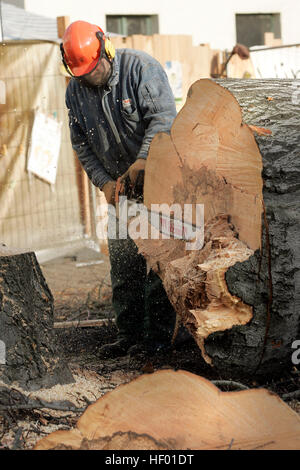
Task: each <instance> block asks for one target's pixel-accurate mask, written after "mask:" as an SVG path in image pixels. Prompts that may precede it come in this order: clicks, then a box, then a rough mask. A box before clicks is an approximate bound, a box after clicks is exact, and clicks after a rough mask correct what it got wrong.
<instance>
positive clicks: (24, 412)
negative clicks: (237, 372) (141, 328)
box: [0, 249, 300, 450]
mask: <svg viewBox="0 0 300 470" xmlns="http://www.w3.org/2000/svg"><path fill="white" fill-rule="evenodd" d="M41 267H42V270H43V273H44V276H45V278H46V280H47V282H48V285H49V287H50V289H51V291H52V293H53V296H54V299H55V322H61V321H68V322H74V321H75V322H77V325H76V326H73V327H71V328H68V329H57V330H56V333H55V334H56V336H57V342H58V343H59V344H60V347H61V350H62V354H63V356H64V359H65V361H66V362H67V363H68V364H69V366H70V368H71V371H72V373H73V377H74V379H75V383H74V384H69V385H64V386H62V385H57V386H56V387H53V388H52V389H50V390H40V391H38V392H34V393H32V392H31V393H29V392H25V391H24V390H21V389H20V388H18V387H17V386H14V387H7V386H6V385H5V384H1V383H0V403H1V404H2V405H3V404H5V405H8V406H9V405H10V406H11V405H20V408H22V409H17V408H14V409H8V410H6V411H0V449H2V450H10V449H20V450H21V449H32V448H33V447H34V445H35V444H36V442H37V441H38V440H40V439H41V438H42V437H44V436H46V435H48V434H50V433H51V432H54V431H56V430H59V429H60V430H68V429H71V428H73V427H74V426H75V425H76V422H77V420H78V418H79V416H80V415H81V414H82V413H83V411H84V410H85V409H86V408H87V406H89V405H90V404H91V403H93V402H95V401H96V400H97V399H99V398H100V397H101V396H103V395H104V394H106V393H109V392H111V391H112V390H114V389H115V388H116V387H118V386H119V385H121V384H124V383H128V382H130V381H131V380H133V379H134V378H136V377H138V376H139V375H141V374H146V373H152V372H154V371H156V370H159V369H175V370H178V369H183V370H187V371H190V372H192V373H195V374H198V375H201V376H203V377H206V378H208V379H209V380H222V377H220V376H219V375H218V374H216V373H214V372H213V370H212V369H211V368H210V367H209V366H207V365H206V363H205V362H204V361H203V359H202V357H201V354H200V350H199V348H198V347H197V346H196V344H195V343H194V341H193V340H192V339H191V340H189V341H187V342H186V343H184V344H181V345H178V346H176V347H175V348H173V349H171V350H170V351H169V352H168V353H164V354H161V355H159V354H157V355H155V356H154V357H145V355H144V354H142V353H141V354H137V355H135V356H134V357H131V356H129V355H128V356H125V357H122V358H118V359H114V360H112V359H110V360H109V359H108V360H103V359H100V357H99V355H98V349H99V347H101V345H102V344H105V343H107V342H111V341H113V340H114V339H115V338H116V328H115V325H114V322H113V310H112V305H111V286H110V275H109V272H110V266H109V260H108V258H107V257H106V256H104V255H102V254H99V253H96V252H95V251H93V250H90V249H84V250H80V251H79V252H77V253H72V255H70V256H68V257H65V258H60V259H57V260H54V261H51V262H49V263H45V264H44V265H42V266H41ZM96 319H99V320H101V319H107V322H106V324H105V325H104V326H101V327H93V328H81V327H80V322H81V321H85V320H96ZM243 384H244V385H246V386H248V387H249V388H257V387H265V388H268V389H269V390H272V391H274V392H275V393H277V394H278V395H279V396H281V397H283V396H284V395H285V394H287V393H290V392H294V391H296V390H299V388H300V371H299V370H297V369H296V368H293V369H292V370H290V371H287V372H286V374H285V376H284V377H281V378H277V379H276V380H274V381H270V382H261V383H257V382H252V381H249V382H248V383H245V381H244V382H243ZM220 388H222V389H223V390H225V391H226V390H232V387H230V386H229V385H228V386H227V385H223V386H222V387H220ZM33 402H34V404H35V406H32V407H31V404H32V403H33ZM45 402H47V403H46V404H45ZM49 403H51V404H53V408H57V409H49V408H46V405H47V404H48V405H49ZM287 403H288V405H289V406H290V407H291V408H292V409H294V410H295V411H296V412H298V413H299V414H300V401H297V400H290V401H287ZM24 404H25V405H27V407H26V406H25V407H24V408H25V409H23V405H24ZM38 405H40V406H38ZM69 409H71V410H72V411H69Z"/></svg>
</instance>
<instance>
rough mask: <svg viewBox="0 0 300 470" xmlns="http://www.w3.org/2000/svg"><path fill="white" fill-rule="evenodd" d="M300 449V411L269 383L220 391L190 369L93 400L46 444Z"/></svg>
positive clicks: (140, 380) (162, 374)
mask: <svg viewBox="0 0 300 470" xmlns="http://www.w3.org/2000/svg"><path fill="white" fill-rule="evenodd" d="M108 448H109V449H112V450H117V449H124V450H133V449H141V448H142V449H143V448H144V449H149V448H150V449H155V448H156V449H166V450H168V449H177V450H184V449H191V450H195V449H214V450H215V449H220V450H221V449H223V450H224V449H229V448H230V449H243V450H246V449H249V450H250V449H266V450H267V449H268V450H270V449H276V450H281V449H299V448H300V419H299V416H298V415H297V414H296V413H295V412H294V411H292V410H291V409H290V408H289V407H288V406H287V405H286V404H285V403H284V402H282V401H281V400H280V398H279V397H278V396H276V395H274V394H271V393H270V392H268V391H267V390H263V389H259V390H247V391H242V392H221V391H220V390H219V389H218V388H216V387H215V386H214V385H213V384H211V383H210V382H209V381H208V380H206V379H204V378H202V377H199V376H196V375H194V374H191V373H189V372H184V371H178V372H174V371H170V370H168V371H159V372H156V373H154V374H152V375H145V376H142V377H139V378H138V379H136V380H134V381H133V382H131V383H129V384H126V385H122V386H120V387H119V388H117V389H116V390H114V391H113V392H111V393H108V394H107V395H105V396H103V397H102V398H101V399H100V400H98V401H97V402H96V403H95V404H93V405H91V406H90V407H89V408H88V409H87V410H86V412H85V413H84V414H83V415H82V417H81V418H80V419H79V421H78V423H77V428H76V429H74V430H71V431H69V432H66V431H58V432H56V433H53V434H51V435H50V436H48V437H46V438H45V439H42V440H41V441H40V442H39V443H38V444H37V445H36V447H35V449H36V450H48V449H95V450H96V449H99V450H100V449H108Z"/></svg>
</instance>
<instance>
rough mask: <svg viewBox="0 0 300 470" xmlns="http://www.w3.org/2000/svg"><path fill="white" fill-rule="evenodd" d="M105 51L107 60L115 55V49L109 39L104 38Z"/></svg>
mask: <svg viewBox="0 0 300 470" xmlns="http://www.w3.org/2000/svg"><path fill="white" fill-rule="evenodd" d="M105 52H106V55H107V57H108V59H109V60H113V59H114V58H115V56H116V49H115V46H114V45H113V43H112V42H111V40H110V39H108V38H107V39H105Z"/></svg>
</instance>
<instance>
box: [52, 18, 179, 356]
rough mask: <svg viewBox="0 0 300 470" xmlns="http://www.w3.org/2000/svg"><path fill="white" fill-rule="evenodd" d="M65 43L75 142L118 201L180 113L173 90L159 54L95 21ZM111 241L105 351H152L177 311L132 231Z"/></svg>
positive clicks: (95, 178) (162, 343)
mask: <svg viewBox="0 0 300 470" xmlns="http://www.w3.org/2000/svg"><path fill="white" fill-rule="evenodd" d="M61 50H62V57H63V63H64V65H65V68H66V70H67V71H68V73H69V74H70V75H71V76H72V80H71V81H70V83H69V86H68V89H67V93H66V104H67V108H68V110H69V124H70V133H71V142H72V146H73V149H74V150H75V152H76V154H77V156H78V158H79V160H80V162H81V164H82V166H83V168H84V170H85V171H86V173H87V175H88V177H89V179H90V180H91V181H92V183H93V184H94V185H95V186H96V187H98V188H100V190H101V191H103V192H104V194H105V197H106V200H107V203H108V204H109V205H115V193H116V183H117V180H118V179H119V178H120V177H122V176H124V178H125V176H126V177H129V178H130V182H131V184H132V185H133V186H134V185H135V183H136V180H137V178H138V176H139V175H140V174H141V172H143V171H144V170H145V166H146V160H147V156H148V151H149V146H150V143H151V141H152V139H153V137H154V136H155V134H156V133H158V132H169V131H170V128H171V126H172V123H173V121H174V118H175V117H176V108H175V102H174V97H173V94H172V90H171V88H170V85H169V82H168V79H167V76H166V73H165V72H164V70H163V68H162V67H161V65H160V64H159V62H157V61H156V60H155V59H154V58H152V57H151V56H149V55H148V54H146V53H144V52H141V51H136V50H132V49H120V50H117V51H115V49H114V47H113V45H112V43H111V42H110V41H109V40H108V39H107V38H106V37H105V35H104V33H103V31H102V30H101V28H99V27H98V26H95V25H92V24H90V23H87V22H84V21H76V22H75V23H72V24H71V25H70V26H69V27H68V29H67V30H66V32H65V34H64V37H63V44H62V45H61ZM108 246H109V255H110V262H111V280H112V289H113V307H114V310H115V314H116V323H117V327H118V339H117V341H116V342H114V343H112V344H107V345H104V346H102V348H100V354H101V355H102V356H103V357H118V356H121V355H125V354H127V353H128V352H129V353H132V352H133V351H134V350H137V348H136V346H135V345H139V344H146V345H147V346H148V347H150V346H151V348H152V350H154V351H155V350H158V349H161V348H164V347H166V346H169V345H170V342H171V338H172V334H173V330H174V325H175V313H174V310H173V308H172V306H171V304H170V302H169V300H168V298H167V296H166V293H165V290H164V288H163V286H162V283H161V280H160V279H159V277H158V276H157V275H156V274H155V273H154V272H153V271H150V272H149V273H147V267H146V262H145V260H144V258H143V257H142V256H141V255H139V254H138V251H137V248H136V245H135V243H134V242H133V241H132V240H131V239H130V238H127V239H126V240H121V239H119V238H118V236H117V237H114V239H113V238H109V240H108Z"/></svg>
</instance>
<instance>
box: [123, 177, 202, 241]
mask: <svg viewBox="0 0 300 470" xmlns="http://www.w3.org/2000/svg"><path fill="white" fill-rule="evenodd" d="M144 182H145V171H140V173H139V174H138V177H137V180H136V182H135V184H132V182H131V180H130V177H129V175H127V176H126V177H125V178H124V177H121V178H119V179H118V180H117V185H116V193H115V202H116V205H118V204H120V202H121V198H122V197H125V198H127V199H128V200H129V201H130V202H132V203H136V204H143V202H144ZM144 212H145V213H146V217H147V220H148V222H149V224H150V225H152V226H154V227H155V228H156V229H157V230H158V231H159V232H160V233H161V234H162V235H164V236H165V237H164V238H171V239H180V240H184V241H191V240H193V239H194V238H195V230H196V229H197V227H196V226H194V225H193V224H192V223H188V222H184V221H182V219H179V218H176V217H175V214H174V212H169V213H168V214H164V213H162V212H155V211H149V210H148V209H147V208H146V207H145V206H144Z"/></svg>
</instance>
